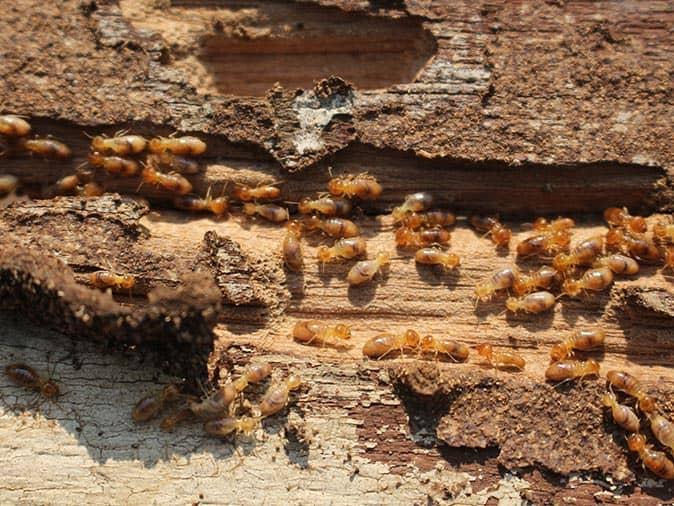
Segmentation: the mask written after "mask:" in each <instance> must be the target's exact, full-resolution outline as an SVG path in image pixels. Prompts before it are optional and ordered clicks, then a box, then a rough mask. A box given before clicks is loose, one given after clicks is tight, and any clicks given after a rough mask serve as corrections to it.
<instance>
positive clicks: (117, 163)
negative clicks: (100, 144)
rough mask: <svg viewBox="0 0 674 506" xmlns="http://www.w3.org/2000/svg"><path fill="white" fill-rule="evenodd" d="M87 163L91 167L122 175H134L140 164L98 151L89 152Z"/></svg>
mask: <svg viewBox="0 0 674 506" xmlns="http://www.w3.org/2000/svg"><path fill="white" fill-rule="evenodd" d="M89 163H90V164H91V166H92V167H98V168H101V169H103V170H105V171H106V172H109V173H110V174H120V175H122V176H135V175H136V174H138V171H139V170H140V165H139V164H138V162H137V161H135V160H130V159H128V158H122V157H121V156H104V155H102V154H101V153H98V152H94V153H90V154H89Z"/></svg>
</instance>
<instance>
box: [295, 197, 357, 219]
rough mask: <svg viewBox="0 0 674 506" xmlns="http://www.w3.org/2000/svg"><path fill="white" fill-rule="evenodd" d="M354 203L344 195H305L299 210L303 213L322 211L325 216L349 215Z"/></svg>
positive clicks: (298, 207) (298, 206)
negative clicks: (317, 196) (316, 196)
mask: <svg viewBox="0 0 674 506" xmlns="http://www.w3.org/2000/svg"><path fill="white" fill-rule="evenodd" d="M352 207H353V205H352V204H351V201H350V200H348V199H345V198H342V197H329V196H326V197H319V198H316V199H312V198H310V197H305V198H303V199H302V200H300V202H299V204H298V205H297V210H298V211H299V212H300V213H302V214H311V213H320V214H323V215H325V216H348V215H349V213H350V212H351V209H352Z"/></svg>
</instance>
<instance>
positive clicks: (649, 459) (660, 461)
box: [627, 434, 674, 480]
mask: <svg viewBox="0 0 674 506" xmlns="http://www.w3.org/2000/svg"><path fill="white" fill-rule="evenodd" d="M627 446H628V448H629V449H630V450H631V451H633V452H636V453H637V454H638V455H639V458H640V459H641V462H642V463H643V465H644V466H645V467H646V468H647V469H648V470H649V471H651V472H652V473H653V474H655V475H657V476H659V477H660V478H665V479H667V480H674V462H672V461H671V460H669V458H668V457H667V455H665V454H664V453H663V452H659V451H656V450H653V447H652V446H651V445H647V444H646V438H645V437H644V436H643V435H641V434H630V435H629V436H628V437H627Z"/></svg>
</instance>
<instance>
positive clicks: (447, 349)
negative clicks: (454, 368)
mask: <svg viewBox="0 0 674 506" xmlns="http://www.w3.org/2000/svg"><path fill="white" fill-rule="evenodd" d="M418 349H419V352H420V353H432V354H433V355H435V357H436V358H437V357H438V356H441V357H448V358H451V359H452V360H454V361H456V362H463V361H465V360H467V359H468V355H469V354H470V351H469V350H468V346H466V345H465V344H461V343H457V342H456V341H453V340H451V339H437V338H435V337H433V336H430V335H427V336H424V337H422V338H421V340H420V341H419V345H418Z"/></svg>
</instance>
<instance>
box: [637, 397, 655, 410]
mask: <svg viewBox="0 0 674 506" xmlns="http://www.w3.org/2000/svg"><path fill="white" fill-rule="evenodd" d="M639 409H640V410H641V411H643V412H644V413H653V412H654V411H655V399H654V398H653V397H651V396H650V395H642V396H641V397H639Z"/></svg>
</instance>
